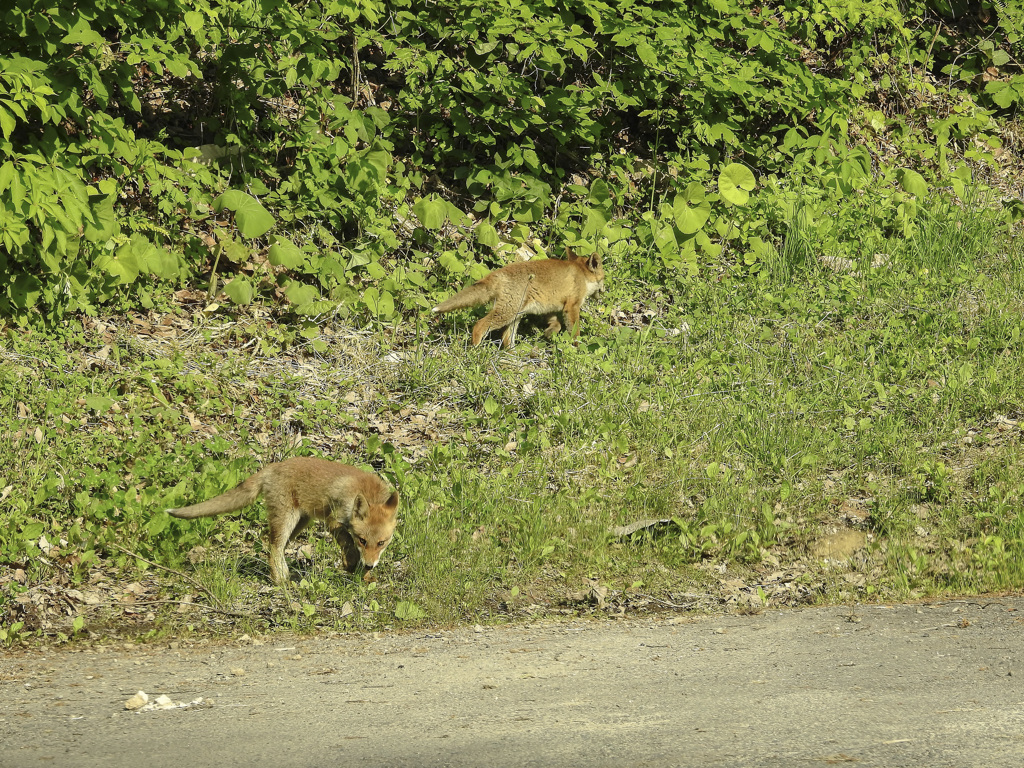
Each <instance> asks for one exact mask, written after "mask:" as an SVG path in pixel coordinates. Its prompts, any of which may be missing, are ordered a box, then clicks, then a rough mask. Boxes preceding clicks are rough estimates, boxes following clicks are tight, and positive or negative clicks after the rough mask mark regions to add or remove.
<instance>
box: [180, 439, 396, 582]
mask: <svg viewBox="0 0 1024 768" xmlns="http://www.w3.org/2000/svg"><path fill="white" fill-rule="evenodd" d="M261 493H262V494H263V496H264V498H265V499H266V503H267V525H268V526H269V528H270V552H269V555H268V559H269V561H270V577H271V578H272V579H273V580H274V582H275V583H277V584H281V583H284V582H285V581H287V580H288V564H287V563H286V562H285V559H284V548H285V545H286V544H287V543H288V542H289V541H290V540H291V539H292V538H293V537H294V536H295V535H296V534H297V533H298V532H299V531H301V530H302V529H303V528H305V527H306V526H307V525H309V523H310V522H312V521H313V520H314V519H319V520H323V521H325V522H326V523H327V529H328V530H329V531H330V533H331V536H333V537H334V540H335V541H337V542H338V545H339V546H340V547H341V550H342V552H343V554H344V559H345V568H346V570H348V571H354V570H355V569H356V566H357V565H359V564H360V563H361V564H362V565H363V566H365V567H366V568H367V569H370V568H373V567H374V566H375V565H377V562H378V561H379V560H380V556H381V553H382V552H383V551H384V549H385V547H387V545H388V544H390V543H391V537H392V536H393V535H394V533H395V526H396V524H397V522H398V491H392V490H391V489H390V488H388V486H387V485H386V484H385V483H384V481H383V480H381V479H380V478H379V477H377V476H376V475H374V474H372V473H370V472H365V471H363V470H361V469H357V468H356V467H351V466H349V465H348V464H339V463H337V462H333V461H327V460H326V459H317V458H305V457H300V458H293V459H286V460H285V461H281V462H277V463H275V464H268V465H267V466H266V467H264V468H263V469H262V470H260V471H259V472H257V473H256V474H255V475H253V476H252V477H249V478H247V479H245V480H243V481H242V482H241V483H239V484H238V485H237V486H235V487H234V488H232V489H231V490H230V491H227V492H226V493H222V494H221V495H220V496H215V497H214V498H212V499H209V500H208V501H204V502H202V503H200V504H193V505H192V506H189V507H181V508H178V509H168V510H167V512H168V513H169V514H171V515H172V516H174V517H181V518H187V519H188V518H195V517H207V516H209V515H220V514H223V513H225V512H234V511H235V510H237V509H241V508H242V507H245V506H248V505H249V504H252V503H253V502H254V501H255V500H256V498H257V497H258V496H259V495H260V494H261Z"/></svg>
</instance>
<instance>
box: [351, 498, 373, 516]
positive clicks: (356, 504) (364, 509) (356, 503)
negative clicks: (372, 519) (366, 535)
mask: <svg viewBox="0 0 1024 768" xmlns="http://www.w3.org/2000/svg"><path fill="white" fill-rule="evenodd" d="M369 511H370V505H369V504H367V503H366V497H365V496H363V494H361V493H357V494H356V497H355V498H354V499H352V518H351V519H352V520H362V519H363V518H365V517H366V514H367V513H368V512H369Z"/></svg>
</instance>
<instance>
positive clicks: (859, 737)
mask: <svg viewBox="0 0 1024 768" xmlns="http://www.w3.org/2000/svg"><path fill="white" fill-rule="evenodd" d="M1022 645H1024V600H1022V599H1020V598H992V599H989V600H971V601H956V602H945V603H941V604H934V605H919V606H918V605H911V606H889V607H883V606H872V607H862V608H858V609H857V610H856V613H855V614H854V615H851V612H850V609H848V608H838V609H836V608H821V609H818V608H815V609H804V610H798V611H774V612H768V613H763V614H760V615H755V616H717V617H704V618H691V617H685V616H680V617H676V618H674V619H662V620H630V619H625V620H619V621H614V620H603V621H594V622H584V621H573V622H563V623H558V622H545V623H541V624H534V625H528V626H518V627H511V628H486V629H480V628H476V629H474V628H467V629H459V630H453V631H445V632H438V633H430V634H426V633H423V632H419V633H395V634H390V633H387V634H381V635H354V636H345V637H341V638H335V639H316V638H314V639H307V638H296V637H289V636H283V637H275V638H271V639H269V640H266V641H264V642H262V643H260V642H258V641H257V642H255V643H254V642H253V641H251V640H248V639H247V638H246V639H242V640H241V641H235V642H231V643H225V644H216V643H205V644H196V645H192V644H188V643H184V642H182V643H180V644H179V643H173V644H169V643H167V642H163V643H161V644H159V645H147V646H135V647H131V648H126V647H124V646H121V645H119V646H108V647H106V648H101V647H93V648H82V647H80V648H77V649H73V650H71V651H68V650H53V651H46V652H30V653H26V652H18V653H10V652H6V653H5V654H4V655H3V656H0V766H2V767H3V768H29V767H31V766H76V767H78V768H88V767H89V766H140V767H141V766H151V765H152V766H161V767H162V766H182V767H188V768H192V767H195V766H245V767H246V768H248V767H249V766H275V767H276V768H277V767H281V768H283V767H285V766H309V767H310V768H312V767H314V766H328V765H341V764H347V765H360V766H362V765H365V766H374V767H375V768H377V767H380V768H387V767H388V766H415V767H416V768H433V767H434V766H499V767H501V766H516V768H520V767H521V766H587V767H588V768H589V767H590V766H780V767H781V766H786V767H787V768H788V767H790V766H804V765H808V766H813V765H830V764H842V763H852V764H856V765H858V766H879V767H880V768H881V767H883V766H884V768H900V767H901V766H928V768H940V767H941V766H956V767H957V768H965V767H967V766H979V768H981V767H982V766H984V768H998V767H1001V766H1014V768H1019V766H1021V765H1024V663H1022V662H1024V652H1022ZM172 646H173V647H172ZM139 690H142V691H145V692H146V693H147V694H148V695H149V696H150V698H151V699H154V698H156V697H157V696H159V695H161V694H164V695H167V696H168V697H170V699H171V700H172V701H173V702H176V703H177V702H180V703H185V704H189V703H190V702H193V701H196V700H198V699H200V698H202V702H199V703H197V704H191V705H190V706H187V707H183V708H177V709H168V710H153V711H145V712H131V711H128V710H126V709H125V708H124V704H125V702H126V701H127V700H128V699H129V698H130V697H131V696H132V695H133V694H135V693H136V692H137V691H139Z"/></svg>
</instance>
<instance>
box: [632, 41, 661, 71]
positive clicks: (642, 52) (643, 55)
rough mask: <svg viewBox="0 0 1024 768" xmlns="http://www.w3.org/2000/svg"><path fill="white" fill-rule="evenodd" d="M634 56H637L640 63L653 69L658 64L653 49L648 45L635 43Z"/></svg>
mask: <svg viewBox="0 0 1024 768" xmlns="http://www.w3.org/2000/svg"><path fill="white" fill-rule="evenodd" d="M636 55H637V56H639V57H640V61H642V62H643V63H644V64H645V65H647V66H648V67H653V66H655V65H656V64H657V63H658V56H657V54H656V53H655V52H654V49H653V48H652V47H651V46H650V44H649V43H644V42H640V43H637V44H636Z"/></svg>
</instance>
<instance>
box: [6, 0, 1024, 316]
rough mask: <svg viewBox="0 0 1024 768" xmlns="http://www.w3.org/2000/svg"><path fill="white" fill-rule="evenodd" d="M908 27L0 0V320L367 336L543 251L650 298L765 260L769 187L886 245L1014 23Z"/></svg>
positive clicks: (814, 11) (575, 4)
mask: <svg viewBox="0 0 1024 768" xmlns="http://www.w3.org/2000/svg"><path fill="white" fill-rule="evenodd" d="M936 8H938V6H934V5H933V4H928V3H925V2H917V3H911V4H909V5H907V6H905V7H900V6H898V5H897V4H896V3H894V2H892V1H891V0H863V1H862V2H857V3H852V4H851V3H838V2H834V1H833V0H814V2H809V3H791V2H777V3H771V4H768V5H765V4H764V3H753V2H747V0H702V2H695V3H693V2H686V3H683V2H678V1H674V2H670V3H650V2H643V1H640V0H637V1H635V2H628V3H625V4H622V3H616V4H609V3H607V2H604V1H603V0H572V2H568V3H562V4H560V5H559V7H558V9H553V8H551V7H548V6H546V5H543V4H541V5H535V4H534V5H530V4H527V5H524V4H522V3H519V2H513V0H499V2H494V3H488V4H486V5H485V6H481V5H480V4H479V3H471V2H466V1H465V0H457V1H456V2H450V3H446V4H443V5H441V6H436V5H423V4H419V3H410V2H398V3H390V4H385V3H382V2H379V1H377V0H369V1H368V2H361V3H342V2H329V3H328V2H319V1H317V0H303V1H302V2H298V3H289V2H284V0H269V1H268V2H264V3H261V4H259V5H258V6H252V4H250V3H247V2H242V1H241V0H200V1H199V2H195V1H190V2H187V3H185V2H182V1H181V0H169V2H165V3H162V4H160V7H159V8H153V7H150V6H148V5H141V4H138V3H135V4H132V3H129V4H127V5H126V4H124V3H122V2H113V0H87V1H86V2H85V4H84V5H83V3H74V4H69V3H64V2H57V3H54V4H51V5H50V6H47V7H46V8H43V7H42V6H39V5H38V4H37V3H35V2H33V1H32V0H12V2H11V3H8V5H7V7H6V10H4V11H3V12H2V16H0V18H2V20H3V24H2V25H0V52H2V53H0V244H2V246H3V249H4V252H3V254H0V274H3V275H4V276H5V277H6V278H7V279H6V280H5V288H4V289H3V293H2V295H0V316H8V317H13V318H15V319H16V320H17V321H18V322H20V323H25V322H28V321H30V320H32V318H35V317H42V318H43V319H49V320H56V319H58V318H60V317H64V316H66V315H67V313H69V312H79V311H84V312H95V311H97V308H98V307H99V306H100V305H102V304H104V303H108V302H111V301H114V300H117V301H120V302H122V303H127V305H131V304H135V303H139V304H141V305H143V306H150V305H151V304H152V302H153V301H154V300H155V297H156V296H158V295H159V294H160V293H161V292H164V293H166V291H167V288H168V287H169V285H168V284H169V283H173V282H178V281H182V280H185V281H195V280H197V279H199V278H200V277H201V276H204V277H205V276H208V277H209V278H210V281H209V286H210V288H211V289H213V290H216V288H217V285H218V280H217V278H218V276H219V274H218V273H220V274H221V275H223V278H224V290H225V292H226V293H227V295H228V296H229V298H231V299H232V301H234V302H237V303H248V302H249V301H252V300H254V299H256V298H258V297H262V298H265V299H274V300H281V299H283V300H284V301H285V302H286V303H287V305H288V307H289V308H290V309H291V310H292V311H294V312H296V313H298V314H300V315H305V316H317V315H320V314H323V313H324V312H327V311H331V312H335V313H339V314H340V315H341V316H347V315H349V314H352V313H354V314H355V315H356V316H360V315H362V316H368V317H376V318H380V319H385V320H391V319H393V318H394V317H396V316H397V315H408V314H409V313H410V312H411V311H415V310H418V309H419V308H420V307H421V306H424V305H426V304H429V301H428V300H426V299H424V297H423V294H424V293H430V292H432V291H434V290H436V289H439V288H444V287H446V286H447V285H449V284H450V283H451V282H455V281H456V280H461V278H462V277H463V275H464V274H466V272H467V271H468V272H470V273H471V274H470V276H479V272H480V268H479V266H478V264H477V260H478V256H477V253H476V250H477V249H480V250H483V251H484V252H485V253H489V252H490V251H492V250H493V251H498V252H499V254H500V252H502V251H504V250H505V249H506V248H509V247H517V246H520V245H528V246H529V247H530V248H532V249H535V250H539V251H545V250H547V249H552V250H556V251H560V250H561V247H562V244H563V243H564V244H567V245H570V246H580V247H594V246H596V245H598V244H600V246H601V247H602V248H606V249H607V250H608V251H609V252H610V253H612V254H614V255H615V257H616V260H620V261H621V267H625V268H626V269H627V270H628V271H629V272H631V273H632V276H633V277H635V278H637V279H643V280H655V281H657V282H659V283H664V284H666V285H672V284H674V283H676V282H677V281H678V282H685V281H686V280H688V279H690V278H692V276H694V275H695V274H698V273H699V272H700V271H701V270H702V269H704V268H709V269H716V268H717V267H718V266H719V265H720V264H721V263H722V261H723V260H724V261H725V262H726V263H730V262H733V261H737V260H738V261H741V262H743V263H745V264H746V266H748V267H754V266H756V265H757V264H759V263H764V262H766V261H770V260H771V259H772V258H774V252H775V249H776V248H777V247H778V245H779V242H780V240H779V238H780V234H779V233H778V232H772V231H770V230H766V228H765V225H766V224H770V223H771V222H772V216H773V215H775V214H772V213H771V209H772V208H773V207H776V208H777V207H778V206H779V205H780V201H779V200H778V199H776V198H775V195H776V193H777V191H778V189H779V184H780V183H781V184H786V185H793V186H801V187H804V188H806V189H807V194H806V195H805V196H804V203H805V205H806V206H807V209H808V211H809V212H810V211H814V209H815V208H817V210H816V211H814V213H815V215H816V216H818V217H820V216H822V215H823V213H824V212H825V211H827V210H828V208H829V205H828V204H829V203H835V202H836V201H838V200H840V199H841V198H844V197H848V196H849V195H850V194H851V193H852V192H853V191H854V190H857V191H864V190H866V189H868V190H870V188H871V187H872V185H877V184H878V180H879V179H885V180H886V181H885V182H884V183H883V185H881V186H876V188H875V189H874V190H871V191H873V192H874V193H875V194H874V195H873V196H870V197H869V198H868V199H867V200H866V201H865V205H869V206H874V209H875V211H874V213H873V215H875V216H880V217H882V218H886V217H889V218H901V219H902V222H897V223H902V224H904V225H906V224H907V223H908V222H912V221H913V220H914V218H915V213H914V210H913V209H914V205H915V201H913V200H911V201H910V202H908V201H907V200H903V199H900V198H899V196H898V195H896V194H894V193H893V192H892V190H894V189H896V188H897V187H893V186H891V185H893V184H899V185H900V187H898V188H899V189H901V190H902V192H904V193H906V194H907V195H911V196H913V197H914V198H916V199H920V198H921V197H922V196H923V194H922V189H923V187H927V186H929V185H934V184H935V183H936V180H939V179H945V178H947V177H948V175H949V174H952V173H953V172H954V171H955V163H953V157H954V155H953V154H950V153H951V152H953V153H958V154H959V155H960V156H962V157H963V158H965V159H967V160H968V161H971V162H984V161H987V160H990V159H991V157H992V153H991V146H994V142H995V139H994V138H993V136H994V135H995V131H996V126H997V123H996V120H997V119H1000V116H1001V115H1002V114H1003V110H1006V109H1012V108H1013V107H1014V106H1015V105H1016V103H1017V100H1018V99H1019V98H1020V97H1019V94H1018V91H1021V92H1024V86H1021V85H1020V82H1018V81H1020V80H1021V78H1022V77H1024V76H1022V75H1021V74H1020V73H1019V68H1018V67H1017V65H1016V64H1015V63H1014V62H1016V61H1018V60H1019V56H1017V55H1016V52H1017V47H1019V45H1020V32H1021V29H1022V18H1024V12H1022V6H1021V4H1020V3H1018V2H1011V3H1005V4H998V6H997V7H993V8H991V9H989V11H988V12H987V13H988V16H986V17H985V19H987V20H981V17H979V19H978V20H975V21H972V22H971V24H976V25H977V26H971V24H967V25H961V26H959V27H957V26H955V25H947V24H939V23H924V24H921V23H917V22H918V21H919V20H920V19H927V20H929V21H930V20H932V19H937V16H936V14H938V15H940V16H941V14H943V13H949V14H952V16H955V17H956V18H960V16H962V15H963V14H961V12H960V11H961V9H959V8H954V7H953V6H949V7H948V8H947V7H946V6H942V8H940V9H939V10H935V9H936ZM970 18H972V19H974V17H973V16H970ZM986 24H987V25H988V26H985V25H986ZM907 65H909V66H907ZM936 78H945V83H946V84H945V85H943V86H942V88H944V89H945V90H944V91H943V90H941V89H940V88H939V87H938V85H937V81H936ZM904 94H911V95H913V96H915V98H905V97H904ZM897 95H898V107H899V108H898V109H895V110H894V109H892V108H888V109H886V110H885V112H884V114H883V112H882V111H880V110H879V109H877V108H876V107H875V106H873V105H874V104H875V103H876V102H884V103H886V104H891V103H894V100H896V99H897ZM915 99H916V100H915ZM940 100H941V101H942V104H941V105H939V106H936V104H937V102H938V101H940ZM892 143H895V144H896V145H897V147H898V148H899V150H900V152H901V153H902V154H903V156H904V158H905V160H906V162H904V163H903V165H904V166H905V168H904V170H902V171H899V172H898V173H897V172H896V169H895V168H892V169H890V168H887V167H885V166H882V167H880V168H879V167H878V166H877V162H876V159H875V158H876V157H877V152H876V150H878V149H879V148H880V147H881V146H882V145H883V144H884V145H885V146H889V145H890V144H892ZM885 183H887V184H889V185H890V186H889V188H888V192H887V190H886V189H885V188H884V184H885ZM755 185H756V188H755ZM808 196H810V197H814V196H817V197H818V198H819V202H820V203H821V204H820V205H815V204H813V202H812V200H810V199H809V197H808ZM766 214H768V217H767V218H765V216H766ZM825 215H832V214H831V213H829V214H825ZM470 217H472V218H470ZM785 218H786V216H785V214H784V213H783V214H781V215H778V216H777V219H778V220H784V219H785ZM819 220H820V218H819ZM224 224H229V225H230V227H229V229H227V230H225V229H224V228H223V225H224ZM849 225H850V226H853V225H854V223H853V222H849ZM229 232H234V233H237V234H238V235H240V236H241V237H242V238H243V241H238V240H236V239H235V237H234V236H233V235H231V234H228V233H229ZM271 232H272V234H270V233H271ZM467 238H468V239H467ZM211 243H213V245H211ZM627 244H629V245H628V246H627ZM431 252H433V255H428V254H431ZM754 271H756V270H754Z"/></svg>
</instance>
